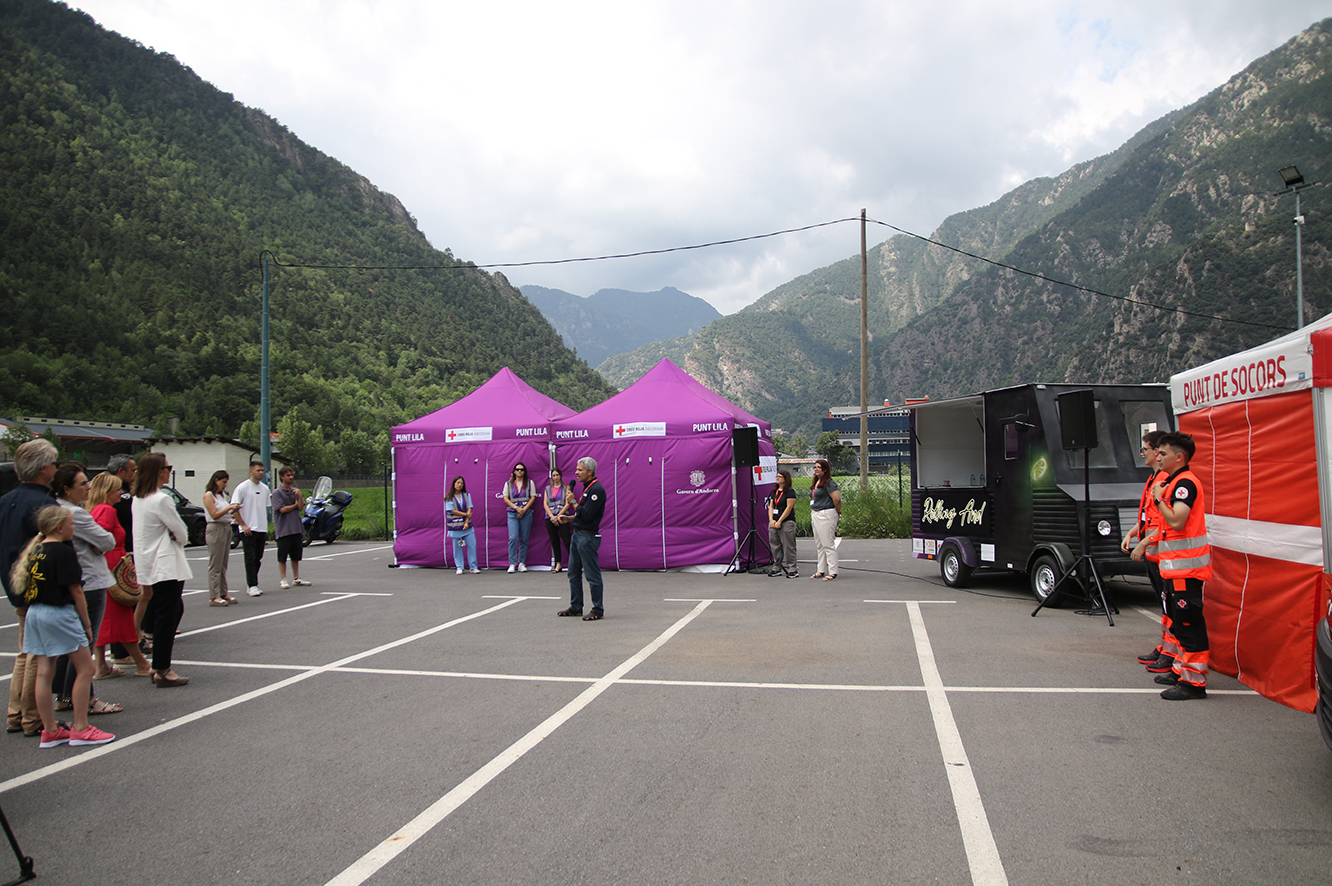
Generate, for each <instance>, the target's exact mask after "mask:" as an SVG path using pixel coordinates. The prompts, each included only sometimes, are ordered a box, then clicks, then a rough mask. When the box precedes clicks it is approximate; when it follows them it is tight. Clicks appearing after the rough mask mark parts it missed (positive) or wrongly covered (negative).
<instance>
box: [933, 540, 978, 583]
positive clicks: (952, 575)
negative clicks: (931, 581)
mask: <svg viewBox="0 0 1332 886" xmlns="http://www.w3.org/2000/svg"><path fill="white" fill-rule="evenodd" d="M939 574H940V575H942V576H943V580H944V584H946V585H948V586H949V587H950V588H965V587H966V586H967V582H969V581H971V567H970V566H968V565H967V564H966V563H964V562H962V552H961V551H959V550H958V549H957V545H951V544H950V545H944V549H943V552H942V553H941V554H939Z"/></svg>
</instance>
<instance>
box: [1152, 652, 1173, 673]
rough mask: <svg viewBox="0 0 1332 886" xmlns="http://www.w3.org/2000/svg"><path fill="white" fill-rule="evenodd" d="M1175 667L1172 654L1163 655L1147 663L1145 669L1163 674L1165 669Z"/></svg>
mask: <svg viewBox="0 0 1332 886" xmlns="http://www.w3.org/2000/svg"><path fill="white" fill-rule="evenodd" d="M1174 669H1175V657H1174V656H1173V655H1163V656H1161V657H1160V658H1158V659H1157V660H1156V661H1154V662H1152V663H1151V664H1149V665H1147V670H1149V671H1151V672H1152V673H1153V674H1164V673H1165V672H1166V671H1173V670H1174Z"/></svg>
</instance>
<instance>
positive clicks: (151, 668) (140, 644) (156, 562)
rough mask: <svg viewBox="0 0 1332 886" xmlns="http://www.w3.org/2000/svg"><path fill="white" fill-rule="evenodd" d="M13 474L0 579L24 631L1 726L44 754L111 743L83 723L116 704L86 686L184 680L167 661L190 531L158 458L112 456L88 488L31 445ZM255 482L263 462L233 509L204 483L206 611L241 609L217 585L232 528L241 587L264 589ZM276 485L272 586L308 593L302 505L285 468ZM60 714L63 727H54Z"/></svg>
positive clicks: (215, 486) (1, 531) (262, 517)
mask: <svg viewBox="0 0 1332 886" xmlns="http://www.w3.org/2000/svg"><path fill="white" fill-rule="evenodd" d="M14 471H15V474H16V476H17V478H18V480H19V483H18V485H17V487H16V488H15V489H13V490H11V491H10V492H9V493H7V494H5V495H4V496H2V497H0V580H3V584H4V589H5V594H6V596H7V597H8V599H9V602H10V604H11V605H13V606H14V610H15V613H16V615H17V618H18V627H19V641H18V642H19V653H18V655H16V657H15V661H14V672H13V676H12V678H11V681H10V692H9V705H8V709H7V711H6V728H7V730H8V731H9V732H10V733H18V732H22V733H23V734H24V735H27V736H32V737H36V736H40V742H39V745H40V747H43V748H51V747H58V746H60V745H66V744H67V745H74V746H79V745H97V744H105V743H106V742H109V741H112V740H114V738H115V736H114V735H113V734H111V733H109V732H104V731H102V730H100V729H97V728H96V727H92V726H90V725H89V723H88V718H89V717H90V716H100V715H107V714H115V713H119V712H120V711H122V710H123V707H122V705H120V704H119V703H117V702H114V701H110V700H106V699H102V698H99V697H98V695H97V694H96V693H94V692H93V691H92V686H93V684H94V683H95V682H97V681H102V680H110V679H113V678H116V677H123V676H126V674H127V670H126V668H128V667H130V666H132V667H133V668H134V670H133V674H134V676H136V677H147V678H149V679H150V680H151V681H152V682H153V684H154V685H155V686H157V687H158V688H161V689H167V688H173V687H179V686H185V685H187V684H188V683H189V682H190V678H189V677H187V676H183V675H181V674H180V673H178V672H177V671H176V670H175V668H174V666H173V663H172V654H173V652H174V645H175V638H176V634H177V633H178V632H179V626H180V622H181V618H182V616H183V614H184V602H183V596H182V595H183V592H184V587H185V582H186V581H188V580H189V579H191V578H192V577H193V572H192V570H191V569H190V565H189V562H188V560H187V558H186V556H185V545H186V542H187V540H188V538H189V530H188V528H187V527H186V525H185V523H184V521H183V520H182V519H181V517H180V514H179V513H178V511H177V509H176V503H175V501H174V500H173V499H172V498H171V497H170V496H169V495H167V493H166V492H165V491H163V487H164V486H165V485H166V484H167V482H168V480H169V479H170V477H171V465H170V463H169V461H168V459H167V457H166V456H165V455H164V454H162V453H158V452H146V453H144V454H143V455H142V456H140V458H139V460H138V461H137V462H135V461H134V460H133V459H131V458H130V457H129V456H125V455H116V456H113V457H112V458H111V459H110V460H109V462H108V464H107V469H106V470H105V471H103V472H102V473H99V474H97V475H96V476H94V477H92V478H91V479H90V478H89V471H88V470H87V469H86V468H85V467H84V466H83V465H82V464H79V463H77V462H65V463H64V464H61V463H59V462H58V452H57V450H56V448H55V446H54V445H52V444H51V443H50V442H49V441H47V440H44V439H37V440H31V441H29V442H27V443H24V444H23V445H21V446H19V447H18V448H17V449H16V450H15V452H14ZM263 473H264V472H263V466H262V465H259V464H257V463H256V464H253V465H251V470H250V477H249V479H248V480H247V481H246V483H243V484H241V486H240V487H238V489H237V491H236V492H235V493H234V494H233V495H232V497H231V500H230V501H228V500H227V494H226V492H227V485H228V481H229V479H230V478H229V476H228V475H227V473H226V472H225V471H218V472H216V473H215V474H213V476H212V477H211V478H210V479H209V481H208V484H207V486H206V487H205V489H204V493H203V501H204V510H205V513H206V517H205V519H206V521H207V529H206V533H205V534H206V540H207V542H208V559H209V564H208V591H209V605H213V606H228V605H232V604H235V603H236V602H237V600H236V598H235V597H233V596H231V594H230V593H229V590H228V587H227V579H226V571H227V563H228V558H229V552H230V535H231V530H232V521H233V520H238V521H239V522H240V526H241V528H242V531H244V532H245V533H246V536H247V538H248V539H249V543H248V544H247V550H246V554H247V556H246V575H247V581H248V583H249V592H250V593H251V595H253V596H258V595H259V594H260V593H262V592H261V591H259V590H258V587H257V585H258V571H259V562H260V559H261V558H262V545H263V540H264V539H265V538H266V535H267V531H266V530H267V526H268V518H267V515H266V513H264V512H263V511H261V510H260V508H261V507H266V506H267V503H268V502H269V500H270V493H269V491H268V487H267V486H265V485H264V484H263ZM281 479H282V484H283V485H282V488H281V489H279V490H278V492H277V493H275V494H272V496H271V498H272V499H273V504H274V505H275V506H276V507H275V511H276V512H277V531H276V535H277V538H278V542H279V556H278V561H279V567H280V570H281V572H282V582H281V586H282V587H289V586H291V584H295V585H309V584H310V582H309V581H308V580H305V579H302V578H301V576H300V567H299V563H300V550H301V546H300V540H301V536H300V511H301V510H302V509H303V507H304V501H303V499H302V497H301V493H300V491H299V490H297V489H294V488H293V486H292V479H293V476H292V475H291V472H290V469H285V470H284V472H283V475H282V478H281ZM293 518H294V520H293ZM293 522H294V523H295V526H296V529H295V531H294V532H293V531H292V528H291V525H290V524H291V523H293ZM293 538H294V540H295V546H294V551H293V545H292V544H291V542H292V539H293ZM284 554H285V556H284ZM288 561H290V562H291V563H292V577H293V582H290V583H289V582H288V581H287V580H286V564H287V562H288ZM149 655H151V661H150V660H149V658H148V656H149ZM61 715H64V716H66V717H67V718H68V722H64V721H61V720H59V719H57V717H59V716H61Z"/></svg>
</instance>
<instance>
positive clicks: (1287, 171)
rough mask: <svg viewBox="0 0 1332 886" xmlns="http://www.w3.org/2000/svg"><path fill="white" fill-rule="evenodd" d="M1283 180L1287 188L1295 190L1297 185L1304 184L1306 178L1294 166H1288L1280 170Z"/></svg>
mask: <svg viewBox="0 0 1332 886" xmlns="http://www.w3.org/2000/svg"><path fill="white" fill-rule="evenodd" d="M1280 173H1281V180H1282V181H1283V182H1285V183H1286V187H1288V188H1293V187H1295V186H1296V185H1302V184H1304V176H1302V175H1300V171H1299V170H1298V169H1296V168H1295V167H1294V166H1286V167H1284V168H1282V169H1281V170H1280Z"/></svg>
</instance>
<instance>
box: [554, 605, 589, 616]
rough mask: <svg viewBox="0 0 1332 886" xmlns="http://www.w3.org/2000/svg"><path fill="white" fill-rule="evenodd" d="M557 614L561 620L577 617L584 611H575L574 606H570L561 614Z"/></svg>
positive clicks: (560, 612) (562, 610) (561, 611)
mask: <svg viewBox="0 0 1332 886" xmlns="http://www.w3.org/2000/svg"><path fill="white" fill-rule="evenodd" d="M555 614H556V615H558V616H559V617H560V618H568V617H571V616H575V615H582V614H583V610H581V609H574V608H573V607H572V606H570V607H569V608H568V609H561V610H560V611H559V612H557V613H555Z"/></svg>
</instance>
